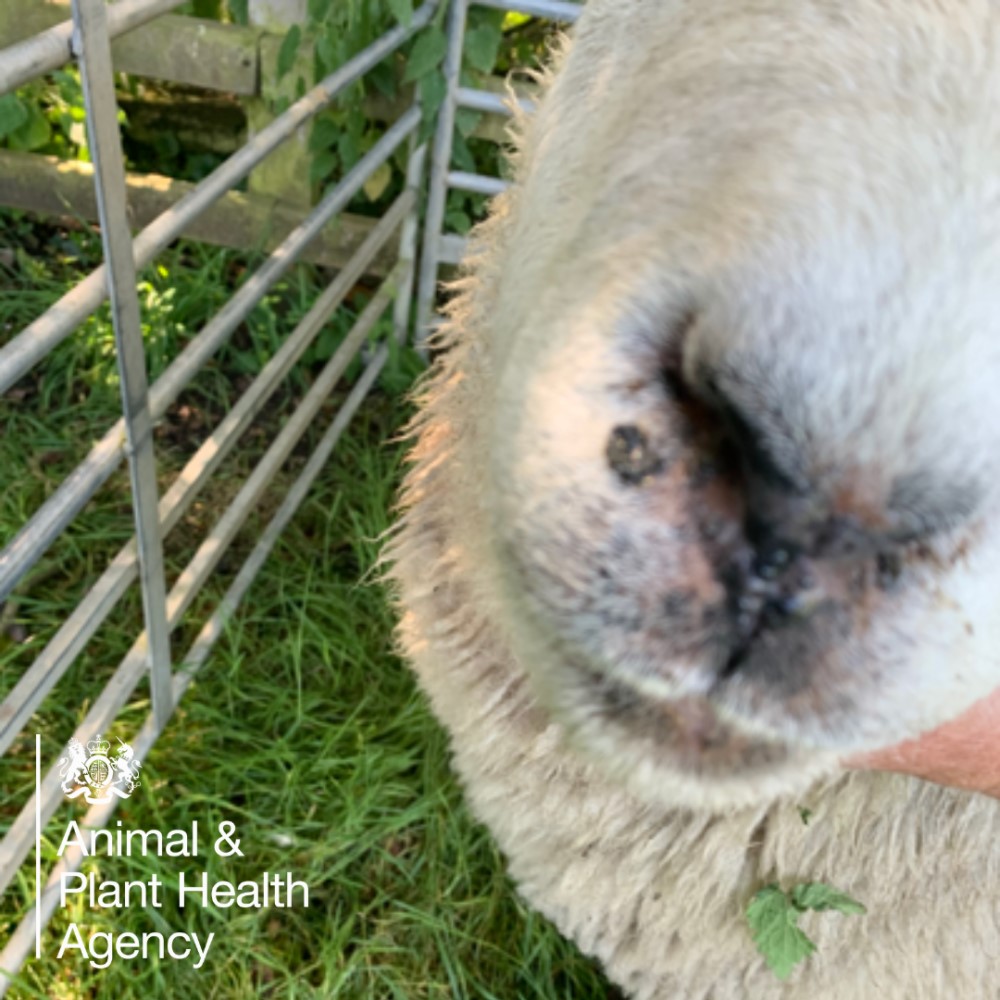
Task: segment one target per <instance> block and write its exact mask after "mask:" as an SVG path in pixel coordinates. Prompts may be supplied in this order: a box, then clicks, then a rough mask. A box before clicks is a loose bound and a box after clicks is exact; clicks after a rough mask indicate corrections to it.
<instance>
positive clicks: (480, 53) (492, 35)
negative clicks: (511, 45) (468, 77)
mask: <svg viewBox="0 0 1000 1000" xmlns="http://www.w3.org/2000/svg"><path fill="white" fill-rule="evenodd" d="M502 40H503V32H501V31H500V29H499V28H497V27H496V26H494V25H492V24H481V25H480V26H479V27H478V28H472V29H471V30H470V31H469V32H468V33H467V34H466V36H465V61H466V62H467V63H468V64H469V65H470V66H471V67H472V68H473V69H478V70H479V71H480V72H481V73H492V72H493V67H494V66H496V63H497V54H498V53H499V51H500V42H501V41H502Z"/></svg>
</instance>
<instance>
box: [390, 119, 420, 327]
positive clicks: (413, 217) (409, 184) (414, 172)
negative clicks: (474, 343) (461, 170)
mask: <svg viewBox="0 0 1000 1000" xmlns="http://www.w3.org/2000/svg"><path fill="white" fill-rule="evenodd" d="M426 162H427V143H426V142H425V143H421V144H420V145H419V146H417V137H416V135H413V136H412V137H411V138H410V157H409V160H408V161H407V164H406V189H407V190H408V191H412V192H413V207H412V208H411V209H410V211H409V212H407V213H406V218H405V219H404V220H403V226H402V231H401V233H400V237H399V260H400V262H401V263H402V264H403V266H404V272H403V279H402V281H400V283H399V291H398V292H397V293H396V302H395V304H394V306H393V314H392V326H393V333H394V335H395V337H396V343H397V344H405V343H406V340H407V337H408V335H409V332H410V315H411V311H412V309H413V284H414V277H415V273H416V267H417V232H418V230H419V228H420V189H421V188H422V187H423V182H424V164H425V163H426Z"/></svg>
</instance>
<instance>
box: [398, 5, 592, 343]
mask: <svg viewBox="0 0 1000 1000" xmlns="http://www.w3.org/2000/svg"><path fill="white" fill-rule="evenodd" d="M474 5H475V6H479V7H492V8H493V9H495V10H505V11H511V12H516V13H519V14H531V15H533V16H535V17H545V18H549V19H551V20H553V21H558V22H562V23H564V24H572V23H573V22H575V21H576V19H577V18H578V17H579V16H580V9H581V7H582V6H583V4H582V3H576V2H572V0H452V2H451V7H450V9H449V11H448V51H447V55H446V56H445V63H444V76H445V82H446V85H447V89H446V91H445V98H444V102H443V103H442V105H441V108H440V110H439V111H438V119H437V124H436V128H435V131H434V143H433V147H432V149H431V167H430V181H429V187H428V194H427V210H426V214H425V216H424V233H423V245H422V247H421V253H420V273H419V279H418V284H417V329H418V336H420V337H425V336H426V335H427V334H428V333H429V332H430V331H431V329H432V328H433V326H434V322H435V320H434V300H435V297H436V295H437V284H438V272H439V271H440V268H441V265H442V264H458V263H459V262H460V261H461V259H462V257H463V256H464V254H465V239H464V238H463V237H461V236H459V235H457V234H456V233H449V232H446V231H445V229H444V219H445V208H446V202H447V199H448V192H449V191H450V190H452V189H453V188H457V189H460V190H463V191H473V192H476V193H478V194H485V195H496V194H499V193H500V192H501V191H503V190H504V189H505V188H506V187H507V185H506V183H505V182H504V181H503V180H501V179H500V178H498V177H487V176H484V175H482V174H470V173H467V172H465V171H460V170H454V169H452V144H453V139H454V132H455V112H456V111H457V110H458V109H459V108H469V109H470V110H474V111H484V112H487V113H492V114H503V115H509V114H510V113H511V112H510V108H509V107H508V105H507V101H506V100H505V99H504V98H503V97H501V96H499V95H498V94H493V93H490V92H489V91H486V90H477V89H475V88H472V87H463V86H462V85H461V79H460V71H461V68H462V48H463V45H464V42H465V26H466V20H467V17H468V12H469V8H470V7H471V6H474Z"/></svg>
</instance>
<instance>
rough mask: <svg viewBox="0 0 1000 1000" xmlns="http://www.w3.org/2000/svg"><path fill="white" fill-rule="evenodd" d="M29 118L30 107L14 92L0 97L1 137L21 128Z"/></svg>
mask: <svg viewBox="0 0 1000 1000" xmlns="http://www.w3.org/2000/svg"><path fill="white" fill-rule="evenodd" d="M27 120H28V109H27V108H26V107H25V106H24V103H23V102H22V101H21V100H19V99H18V98H17V97H15V96H14V95H13V94H5V95H4V96H3V97H0V139H2V138H3V137H4V136H5V135H10V133H11V132H13V131H15V130H16V129H19V128H20V127H21V126H22V125H23V124H24V123H25V122H26V121H27Z"/></svg>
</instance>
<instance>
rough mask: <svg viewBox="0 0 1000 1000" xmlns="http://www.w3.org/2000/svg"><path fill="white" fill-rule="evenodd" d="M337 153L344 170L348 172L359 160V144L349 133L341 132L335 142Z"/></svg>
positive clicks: (355, 137)
mask: <svg viewBox="0 0 1000 1000" xmlns="http://www.w3.org/2000/svg"><path fill="white" fill-rule="evenodd" d="M337 151H338V152H339V153H340V162H341V163H342V164H343V165H344V169H345V170H350V169H351V167H353V166H354V164H355V163H357V162H358V160H360V159H361V142H360V141H359V139H358V137H357V136H356V135H354V134H353V133H351V132H342V133H341V135H340V138H339V139H338V140H337Z"/></svg>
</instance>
